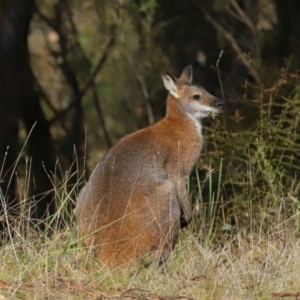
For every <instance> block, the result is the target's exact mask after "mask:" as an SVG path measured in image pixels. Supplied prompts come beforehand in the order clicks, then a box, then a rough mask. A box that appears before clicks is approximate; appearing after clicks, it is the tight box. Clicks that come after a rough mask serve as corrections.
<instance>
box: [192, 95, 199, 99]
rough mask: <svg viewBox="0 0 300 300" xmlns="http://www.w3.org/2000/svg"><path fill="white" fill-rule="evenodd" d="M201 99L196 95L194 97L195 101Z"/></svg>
mask: <svg viewBox="0 0 300 300" xmlns="http://www.w3.org/2000/svg"><path fill="white" fill-rule="evenodd" d="M200 98H201V96H200V95H194V96H193V99H195V100H199V99H200Z"/></svg>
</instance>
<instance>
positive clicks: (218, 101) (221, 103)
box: [216, 98, 224, 109]
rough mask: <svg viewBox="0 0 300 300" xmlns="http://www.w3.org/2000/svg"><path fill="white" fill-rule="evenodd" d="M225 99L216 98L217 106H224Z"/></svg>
mask: <svg viewBox="0 0 300 300" xmlns="http://www.w3.org/2000/svg"><path fill="white" fill-rule="evenodd" d="M223 104H224V103H223V100H221V99H218V98H216V107H217V108H220V109H221V108H223Z"/></svg>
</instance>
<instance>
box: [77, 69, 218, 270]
mask: <svg viewBox="0 0 300 300" xmlns="http://www.w3.org/2000/svg"><path fill="white" fill-rule="evenodd" d="M162 75H163V80H164V83H165V86H166V88H167V89H168V90H169V91H170V94H169V96H168V100H167V115H166V117H165V118H164V119H162V120H161V121H160V122H158V123H156V124H155V125H153V126H150V127H148V128H145V129H142V130H139V131H136V132H134V133H132V134H130V135H128V136H126V137H124V138H122V139H121V140H120V141H119V142H118V143H117V144H116V145H115V146H114V147H113V148H112V149H110V151H109V152H108V153H107V154H106V155H105V157H104V158H103V159H102V161H101V162H100V163H99V164H98V165H97V166H96V168H95V170H94V172H93V173H92V175H91V177H90V179H89V181H88V183H87V184H86V186H85V187H84V188H83V189H82V191H81V193H80V195H79V199H78V204H77V218H78V225H79V229H80V232H81V234H82V236H83V238H84V241H85V244H86V245H88V246H90V245H93V246H95V249H96V254H97V256H98V257H99V259H100V261H101V262H102V263H103V264H105V265H107V266H109V267H113V266H118V265H121V264H124V263H127V262H129V261H131V260H134V259H137V258H140V257H141V256H143V255H144V254H146V253H149V252H152V251H155V253H156V259H157V262H158V263H159V264H161V263H163V262H164V261H165V260H166V259H167V258H168V256H169V255H170V251H171V249H172V248H173V246H174V245H175V244H176V242H177V240H178V234H179V229H180V217H181V215H183V219H184V221H185V222H186V224H188V223H189V221H190V220H191V216H192V208H191V205H190V203H189V199H188V194H187V191H186V188H185V180H186V177H187V176H188V175H189V173H190V172H191V170H192V168H193V166H194V164H195V162H196V160H197V159H198V157H199V155H200V151H201V147H202V136H201V124H200V120H201V118H203V117H205V116H207V115H208V114H209V112H212V111H213V112H215V113H218V112H221V106H222V102H221V100H218V99H217V98H215V97H213V96H212V95H210V94H209V93H207V92H206V91H205V90H204V89H203V88H201V87H198V86H195V85H192V84H191V80H192V68H191V66H188V67H186V68H185V69H184V71H183V73H182V75H181V77H180V78H179V79H175V78H173V77H172V76H171V75H169V74H167V73H163V74H162ZM195 94H199V95H201V99H200V100H195V99H194V98H193V96H194V95H195ZM197 122H198V123H199V124H198V123H197ZM181 211H182V212H181Z"/></svg>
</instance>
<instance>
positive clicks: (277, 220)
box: [0, 0, 300, 299]
mask: <svg viewBox="0 0 300 300" xmlns="http://www.w3.org/2000/svg"><path fill="white" fill-rule="evenodd" d="M299 51H300V2H299V1H298V0H289V1H285V0H253V1H247V0H222V1H218V0H189V1H180V0H174V1H167V0H160V1H157V0H114V1H108V0H85V1H80V0H59V1H57V0H18V1H17V0H2V1H1V2H0V162H1V168H0V200H1V208H0V232H1V245H2V246H1V248H0V250H1V251H2V254H3V255H2V257H3V258H5V263H4V262H3V264H2V267H0V269H1V270H0V288H2V289H3V290H4V291H5V296H4V294H3V297H9V298H11V299H13V298H14V297H19V298H20V299H32V297H33V296H32V295H35V296H34V297H35V299H44V298H47V299H48V298H49V299H54V298H57V299H62V298H66V297H69V298H70V299H73V298H76V297H78V298H79V299H81V298H80V297H83V298H84V297H91V298H96V299H106V298H109V297H110V298H111V299H114V297H115V298H117V297H121V298H122V297H124V298H126V297H127V298H132V299H180V298H179V297H181V296H179V294H180V293H179V292H177V291H179V290H180V289H185V292H184V293H183V294H185V295H188V296H186V297H190V298H195V299H199V297H200V296H199V295H201V298H202V299H206V298H207V299H208V298H211V299H219V298H224V299H241V298H242V299H244V298H247V299H248V298H249V299H250V298H251V297H252V298H251V299H257V298H260V297H261V298H263V299H269V298H268V297H271V296H270V295H271V294H272V292H276V291H275V290H274V288H279V289H281V290H287V292H286V293H285V294H284V295H285V296H286V297H287V296H293V297H295V295H296V296H297V294H295V293H297V292H298V291H299V285H300V283H299V278H300V276H299V261H300V257H299V230H300V219H299V210H300V202H299V201H300V200H299V186H300V185H299V174H300V173H299V169H300V124H299V122H300V109H299V107H300V82H299V61H300V60H299ZM188 64H192V65H193V67H194V78H195V81H196V82H197V83H199V84H201V85H203V86H204V87H205V88H206V89H207V90H208V91H209V92H211V93H212V94H214V95H216V96H218V97H219V98H223V99H225V101H226V112H225V114H224V116H222V117H218V118H216V119H215V120H212V119H207V120H205V129H204V136H205V146H204V149H203V153H202V155H201V157H200V159H199V162H198V164H197V166H196V168H195V170H194V172H193V173H192V175H191V177H190V180H189V182H188V188H189V190H190V194H191V201H192V203H193V206H194V221H193V224H191V226H190V227H189V229H188V230H187V231H185V232H183V239H182V242H181V244H180V245H179V246H178V248H177V250H176V251H177V252H176V254H175V255H174V258H171V260H173V262H172V263H170V272H169V275H168V276H165V277H162V278H160V276H161V275H159V274H157V272H156V271H155V268H152V267H147V268H145V269H144V270H143V271H141V273H136V272H133V271H132V270H130V271H128V270H127V272H129V273H126V272H125V271H124V272H121V271H118V272H119V273H118V275H116V274H117V273H108V272H105V271H103V270H102V271H101V268H99V266H98V265H97V263H96V262H94V261H93V259H92V258H91V257H90V256H89V255H85V256H84V257H87V258H88V259H89V261H91V262H88V259H87V258H84V259H82V257H83V255H82V252H84V249H83V248H82V247H81V246H80V243H78V238H76V234H75V233H74V230H75V226H74V225H73V222H74V220H73V212H72V209H73V208H74V204H75V201H76V194H77V193H78V190H79V189H80V187H81V186H82V184H83V183H84V181H85V180H86V179H87V178H88V176H89V173H90V171H91V170H92V169H93V167H94V166H95V165H96V163H97V162H98V161H99V160H100V159H101V157H102V156H103V154H104V153H105V152H106V151H107V150H108V149H109V148H110V147H111V146H112V145H113V144H114V143H116V142H117V141H118V140H119V139H120V138H121V137H122V136H124V135H126V134H128V133H130V132H133V131H135V130H137V129H139V128H142V127H145V126H149V125H151V124H153V123H154V122H156V121H158V120H159V119H161V118H162V117H163V116H164V114H165V105H166V101H165V99H166V91H165V90H164V88H163V84H162V82H161V78H160V71H161V70H162V69H164V70H168V71H169V72H171V73H172V74H174V75H178V74H179V73H180V72H181V70H182V68H183V67H184V66H186V65H188ZM116 188H117V187H116ZM58 249H59V250H58ZM181 250H182V251H181ZM297 253H298V256H297ZM79 262H80V263H79ZM145 265H148V264H147V263H145ZM13 266H14V267H15V268H14V267H13ZM251 267H252V268H251ZM216 268H217V269H216ZM286 268H288V269H289V272H286ZM8 269H11V270H12V271H11V272H7V270H8ZM297 269H298V271H297ZM178 270H181V273H178V272H179V271H178ZM212 270H217V271H215V272H216V273H214V271H212ZM120 272H121V273H120ZM130 272H131V273H130ZM132 272H133V273H132ZM5 274H6V275H5ZM120 274H121V275H120ZM224 274H227V275H226V276H224ZM3 276H4V277H3ZM157 277H159V279H157ZM128 278H130V279H128ZM149 278H154V279H153V280H150V281H149ZM230 278H233V279H232V281H230ZM2 279H3V280H2ZM226 280H227V281H226ZM74 282H75V283H74ZM147 282H148V283H147ZM279 282H280V284H279ZM158 283H159V284H158ZM66 286H68V289H67V290H66V289H65V287H66ZM297 286H298V288H297ZM191 287H192V288H191ZM91 290H93V291H95V290H96V292H93V293H92V292H91ZM145 290H150V291H155V292H153V293H152V294H151V293H150V292H146V291H145ZM19 293H20V294H19ZM162 294H163V295H171V296H169V297H173V298H163V296H159V295H162ZM75 295H76V296H75ZM151 295H152V296H151ZM176 295H177V296H176ZM278 295H279V296H282V295H283V293H282V294H280V293H279V294H278V293H277V294H276V293H275V294H274V295H273V297H276V296H278ZM97 297H98V298H97ZM101 297H102V298H101ZM139 297H140V298H139ZM143 297H144V298H143ZM147 297H148V298H147ZM151 297H152V298H151ZM155 297H156V298H155ZM159 297H160V298H159ZM165 297H167V296H165ZM176 297H177V298H176ZM282 297H283V296H282ZM298 297H299V294H298ZM0 299H1V292H0ZM3 299H6V298H3Z"/></svg>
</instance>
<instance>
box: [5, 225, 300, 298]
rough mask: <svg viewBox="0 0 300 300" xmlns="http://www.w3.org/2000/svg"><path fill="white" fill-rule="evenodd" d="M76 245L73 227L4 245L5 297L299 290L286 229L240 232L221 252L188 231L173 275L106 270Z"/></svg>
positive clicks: (297, 261) (143, 268)
mask: <svg viewBox="0 0 300 300" xmlns="http://www.w3.org/2000/svg"><path fill="white" fill-rule="evenodd" d="M76 240H77V237H76V234H75V233H74V231H73V230H72V229H71V228H69V229H67V230H65V231H64V232H60V233H56V234H54V235H53V236H52V237H51V238H47V237H45V236H42V237H41V236H38V235H35V234H31V233H30V232H27V234H26V236H21V235H18V234H15V237H14V238H13V240H11V241H10V242H9V243H7V244H5V245H4V246H2V247H1V248H0V257H1V264H0V299H1V300H2V299H85V300H86V299H160V300H163V299H164V300H167V299H169V300H171V299H173V300H174V299H274V298H275V297H276V294H274V293H278V292H281V293H283V292H285V293H287V294H285V296H288V295H293V294H296V293H297V292H299V289H300V288H299V287H300V276H299V272H300V271H299V270H300V241H299V239H297V238H296V237H295V236H293V235H292V228H289V227H288V226H287V225H286V224H280V225H278V226H277V227H276V228H273V230H271V231H269V233H268V234H267V235H264V236H256V237H249V236H246V235H245V234H244V233H243V232H238V233H236V234H235V235H234V236H232V237H230V238H228V241H226V242H224V244H223V245H222V246H220V247H217V248H215V249H205V248H203V247H202V246H201V244H199V242H198V240H199V237H197V236H196V235H195V234H192V233H190V232H189V231H187V230H185V231H184V232H182V235H181V239H180V241H181V242H180V244H179V245H177V247H176V249H175V250H174V252H173V254H172V256H171V258H170V260H169V264H168V267H167V272H166V273H162V272H159V271H158V270H157V269H156V267H155V266H154V264H149V263H147V262H148V261H147V260H145V261H144V264H142V265H140V266H139V267H138V266H134V267H133V266H131V267H128V268H123V269H116V270H112V271H107V270H105V269H102V268H101V266H100V265H99V264H98V262H97V261H95V260H94V259H93V257H92V255H91V254H90V253H89V252H88V251H87V250H85V249H83V248H82V247H79V246H78V243H77V242H76ZM288 293H290V294H288ZM277 296H278V294H277ZM281 296H284V294H281ZM1 297H2V298H1ZM290 299H295V296H294V297H291V298H290Z"/></svg>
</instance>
